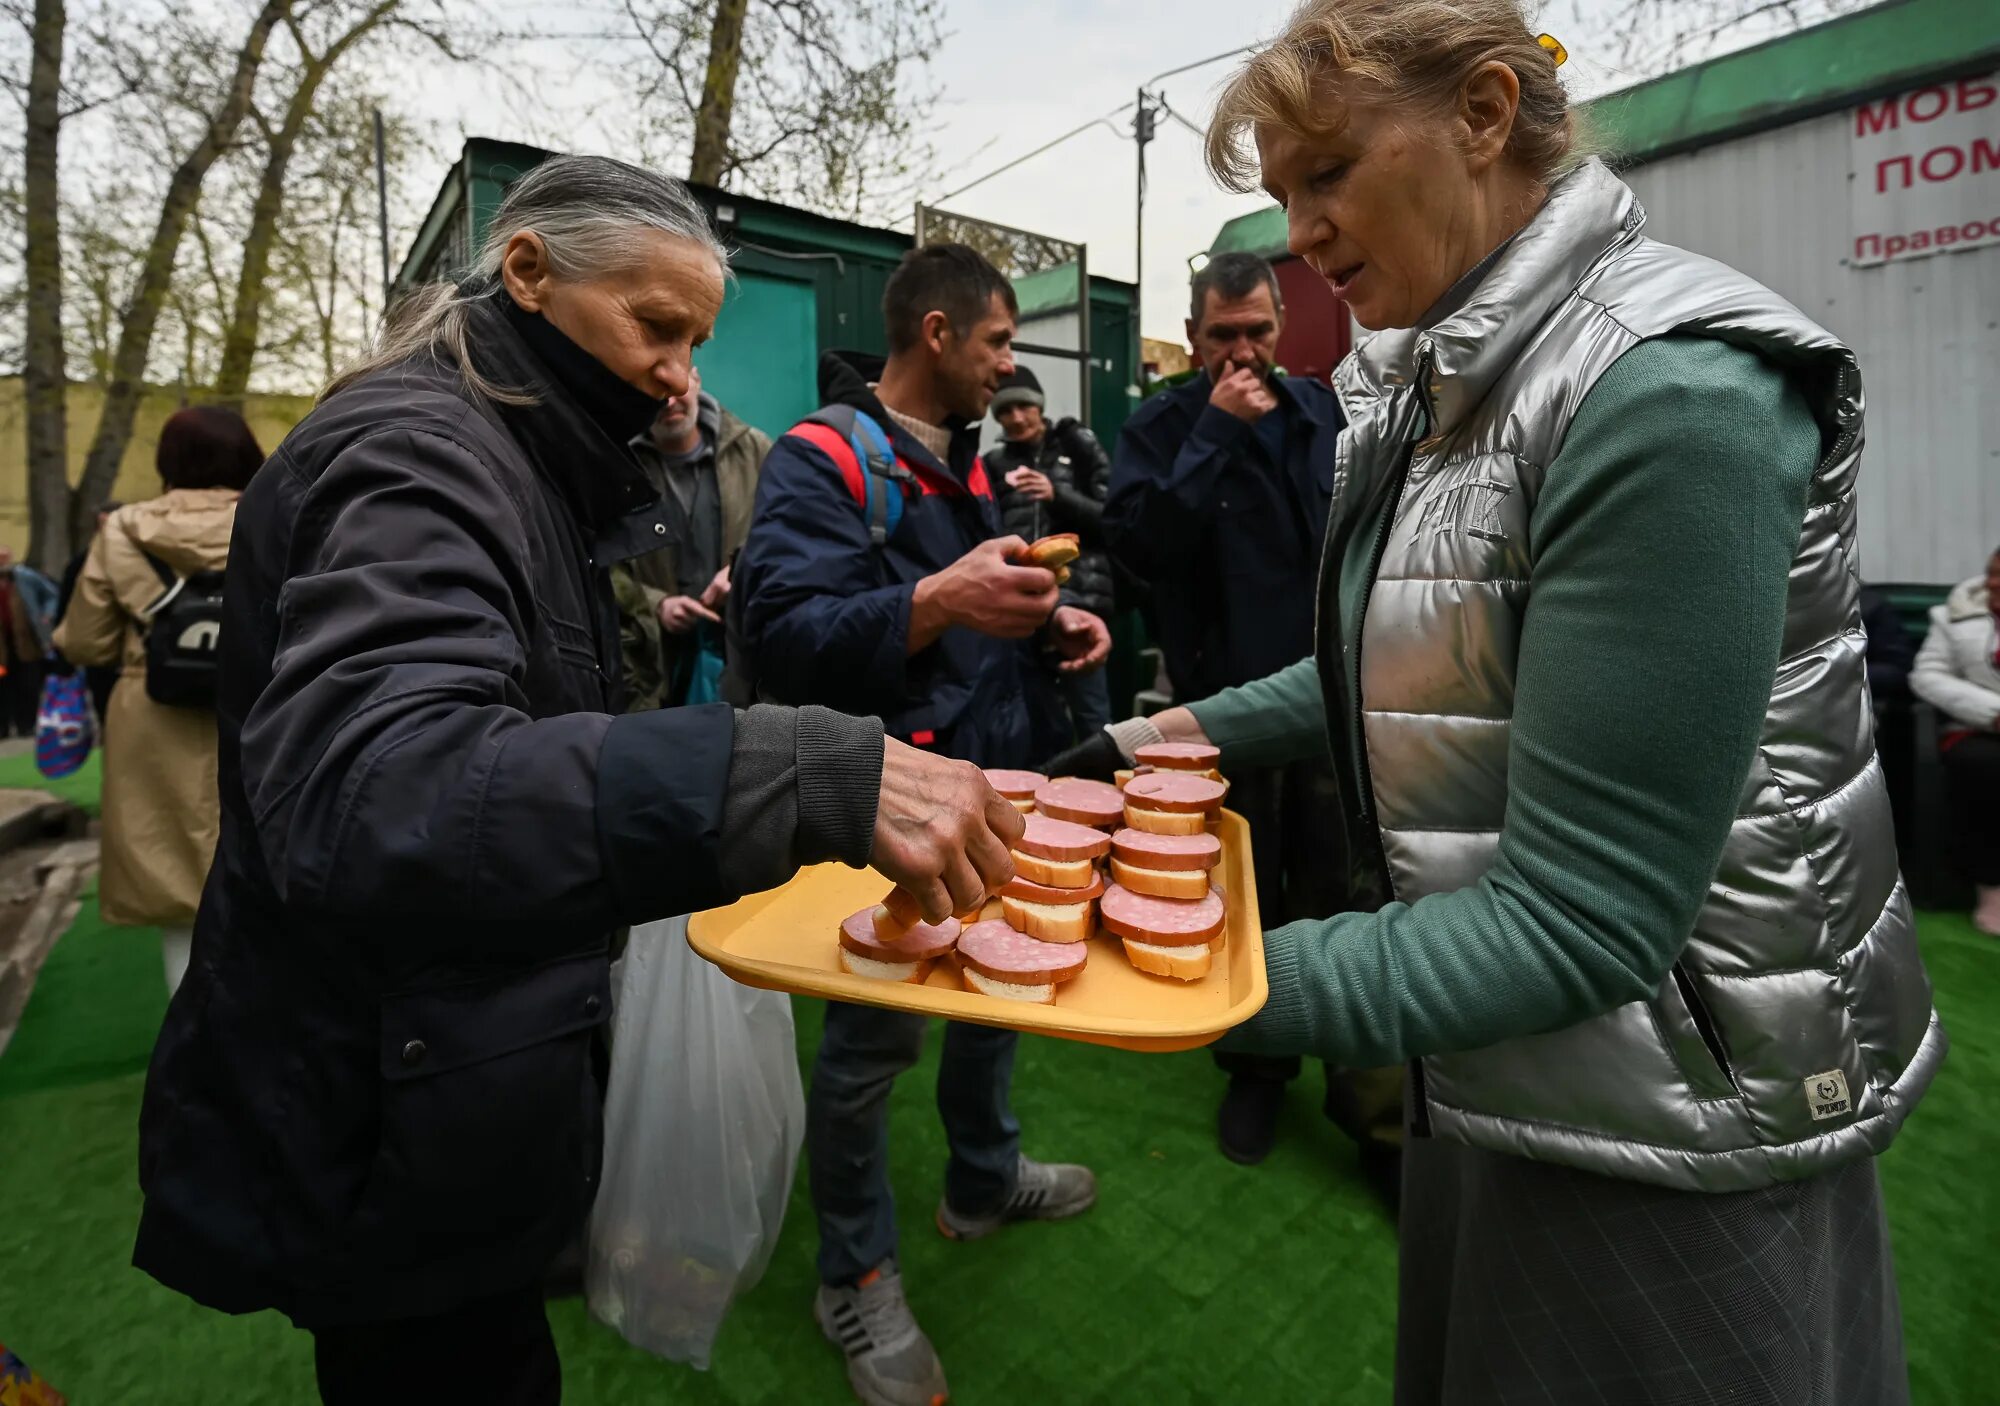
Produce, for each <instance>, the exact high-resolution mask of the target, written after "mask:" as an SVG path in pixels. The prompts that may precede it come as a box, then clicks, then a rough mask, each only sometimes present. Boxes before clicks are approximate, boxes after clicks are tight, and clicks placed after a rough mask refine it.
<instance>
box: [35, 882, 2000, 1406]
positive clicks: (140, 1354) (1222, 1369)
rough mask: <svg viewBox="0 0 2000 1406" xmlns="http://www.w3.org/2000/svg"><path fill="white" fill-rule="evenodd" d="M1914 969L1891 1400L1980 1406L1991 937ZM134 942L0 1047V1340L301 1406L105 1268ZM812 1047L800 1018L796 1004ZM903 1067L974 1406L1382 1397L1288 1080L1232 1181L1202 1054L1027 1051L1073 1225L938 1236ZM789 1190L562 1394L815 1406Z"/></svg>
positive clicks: (122, 1130) (1378, 1240) (1373, 1237)
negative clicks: (669, 1358) (760, 1256)
mask: <svg viewBox="0 0 2000 1406" xmlns="http://www.w3.org/2000/svg"><path fill="white" fill-rule="evenodd" d="M1922 934H1923V942H1924V951H1925V955H1926V958H1927V959H1928V961H1929V963H1930V970H1931V975H1932V977H1933V979H1934V980H1935V982H1936V984H1937V989H1938V1003H1939V1005H1940V1007H1941V1008H1942V1010H1943V1012H1944V1016H1945V1020H1946V1023H1947V1025H1948V1026H1949V1027H1950V1028H1951V1031H1952V1035H1953V1040H1954V1048H1953V1051H1952V1055H1951V1058H1950V1059H1949V1061H1948V1062H1947V1063H1946V1065H1945V1069H1944V1072H1943V1074H1942V1075H1941V1076H1940V1077H1939V1079H1938V1082H1937V1084H1936V1086H1935V1088H1934V1089H1933V1091H1932V1093H1931V1096H1930V1098H1929V1099H1928V1101H1927V1102H1926V1103H1925V1104H1924V1106H1923V1107H1922V1108H1921V1109H1919V1110H1918V1112H1917V1114H1916V1116H1915V1118H1914V1119H1913V1120H1912V1122H1911V1123H1910V1125H1909V1127H1908V1128H1907V1130H1906V1131H1905V1133H1904V1135H1903V1137H1902V1138H1901V1140H1900V1141H1899V1142H1898V1143H1897V1144H1896V1146H1895V1147H1894V1148H1893V1149H1892V1150H1891V1151H1890V1153H1889V1154H1888V1155H1887V1156H1886V1157H1885V1158H1884V1159H1883V1164H1882V1172H1883V1179H1884V1182H1885V1184H1886V1186H1887V1188H1888V1196H1889V1206H1890V1215H1891V1224H1892V1227H1893V1230H1894V1235H1895V1246H1896V1256H1897V1262H1898V1266H1899V1268H1900V1271H1901V1282H1902V1294H1903V1307H1904V1316H1905V1322H1906V1325H1907V1337H1908V1342H1909V1352H1910V1362H1911V1375H1912V1383H1913V1388H1914V1397H1915V1400H1916V1401H1917V1402H1918V1403H1920V1406H1955V1403H1961V1402H1963V1403H1973V1402H1985V1401H1990V1400H1993V1399H1995V1392H1994V1387H1993V1382H1992V1380H1991V1378H1992V1369H1991V1367H1990V1365H1989V1358H1990V1351H1989V1348H1988V1343H1989V1341H1990V1335H1991V1328H1990V1325H1991V1324H1992V1323H1993V1321H1994V1318H1995V1315H1996V1312H2000V1301H1996V1290H1995V1287H1994V1285H1995V1283H1996V1275H1995V1272H1994V1269H1993V1264H1994V1252H1995V1249H1996V1245H2000V1205H1996V1192H1995V1186H1996V1178H1995V1176H1994V1168H1995V1167H1996V1166H2000V1121H1996V1119H1995V1118H1994V1117H1993V1116H1992V1113H1991V1110H1990V1108H1989V1107H1988V1106H1987V1103H1986V1100H1985V1098H1984V1094H1985V1091H1986V1090H1988V1089H1991V1088H1995V1087H2000V1038H1996V1036H2000V943H1996V942H1994V941H1993V940H1991V939H1988V938H1983V937H1981V936H1979V935H1978V934H1976V933H1975V932H1973V931H1972V929H1971V927H1970V925H1969V924H1968V923H1966V922H1965V920H1964V919H1962V918H1959V917H1956V916H1942V915H1926V916H1925V917H1924V919H1923V921H1922ZM160 983H161V975H160V959H159V952H158V946H157V943H156V942H155V941H153V940H152V938H151V936H150V935H149V934H139V933H132V932H124V931H119V930H111V929H106V928H104V927H103V926H102V924H101V923H100V922H99V921H98V920H97V917H96V912H95V907H94V904H90V903H86V907H85V910H84V912H83V914H82V915H81V916H80V917H79V919H78V921H77V924H76V926H75V927H74V929H73V930H72V931H71V933H70V934H69V935H68V936H67V937H66V938H65V939H64V940H63V941H62V942H61V943H59V944H58V945H57V947H56V949H55V951H54V952H53V953H52V954H51V956H50V959H49V964H48V967H47V969H46V971H45V973H44V977H43V980H42V982H41V984H40V985H39V986H38V988H37V990H36V993H35V996H34V999H33V1001H32V1002H31V1004H30V1005H29V1008H28V1011H27V1013H26V1016H25V1018H24V1020H23V1023H22V1026H21V1029H20V1031H19V1032H18V1034H17V1035H16V1037H15V1041H14V1044H13V1046H12V1047H11V1048H10V1049H9V1050H8V1052H7V1054H6V1055H5V1056H4V1058H0V1342H4V1343H6V1344H7V1345H8V1346H9V1347H11V1348H13V1349H14V1350H15V1351H17V1352H19V1353H20V1354H21V1355H22V1357H23V1358H24V1359H25V1360H26V1361H27V1362H28V1363H29V1364H30V1365H31V1366H33V1367H35V1368H36V1369H37V1370H38V1371H40V1372H41V1373H42V1374H43V1375H44V1376H45V1377H46V1378H47V1379H48V1380H49V1381H50V1382H51V1384H52V1385H54V1386H55V1387H56V1388H57V1389H59V1390H61V1391H63V1392H65V1393H67V1394H68V1395H69V1398H70V1400H71V1402H72V1403H73V1406H100V1403H103V1404H104V1406H126V1403H145V1406H181V1404H182V1403H185V1406H197V1403H198V1404H199V1406H219V1403H232V1406H233V1403H257V1406H264V1404H265V1403H271V1404H272V1406H276V1404H277V1403H287V1404H289V1403H300V1406H309V1403H311V1402H312V1401H313V1400H314V1397H313V1394H312V1388H311V1352H310V1344H309V1342H308V1340H307V1339H306V1338H304V1337H303V1336H302V1335H300V1334H298V1333H296V1332H294V1331H293V1330H292V1329H291V1328H290V1326H289V1325H288V1324H287V1323H286V1322H285V1321H284V1320H283V1319H281V1318H278V1317H277V1316H275V1315H272V1314H259V1315H255V1316H253V1317H249V1318H229V1317H226V1316H224V1315H222V1314H217V1313H210V1312H207V1311H205V1310H203V1309H200V1308H197V1307H195V1306H194V1305H193V1304H191V1303H189V1302H188V1301H187V1300H185V1299H183V1298H181V1297H179V1296H178V1295H176V1294H173V1293H170V1292H168V1291H167V1290H165V1289H163V1288H161V1287H159V1286H158V1285H157V1284H155V1283H153V1282H152V1281H151V1280H150V1279H148V1278H146V1277H145V1276H144V1275H142V1274H140V1273H138V1272H137V1271H136V1270H133V1269H132V1268H130V1266H129V1263H128V1261H129V1256H130V1252H131V1241H132V1232H133V1228H134V1226H135V1224H136V1222H137V1217H138V1211H139V1195H138V1189H137V1186H136V1184H135V1171H134V1166H135V1158H136V1143H137V1128H136V1122H137V1112H138V1103H139V1094H140V1088H141V1083H142V1081H143V1078H144V1073H143V1070H144V1061H145V1057H146V1054H147V1051H148V1048H149V1046H150V1042H151V1038H152V1034H153V1031H154V1029H155V1028H156V1027H157V1024H158V1021H159V1016H160V1011H161V1009H162V1007H163V1000H162V996H161V991H160ZM797 1009H798V1015H799V1044H800V1050H801V1054H802V1056H809V1055H810V1052H811V1049H812V1044H813V1040H814V1038H815V1034H816V1031H817V1028H818V1023H819V1018H820V1008H819V1007H818V1005H817V1004H816V1003H813V1002H806V1001H801V1002H798V1003H797ZM936 1057H937V1040H936V1035H935V1032H933V1039H932V1042H931V1045H930V1048H929V1050H928V1052H927V1055H926V1059H925V1062H924V1064H923V1065H922V1066H920V1067H919V1068H918V1069H917V1070H915V1071H913V1072H912V1073H911V1074H910V1075H908V1076H906V1077H905V1078H904V1079H903V1080H902V1081H901V1082H900V1083H899V1085H898V1086H897V1089H896V1094H895V1099H894V1103H893V1114H892V1118H893V1144H894V1148H895V1165H894V1175H895V1182H896V1187H897V1191H898V1194H899V1196H900V1198H901V1199H900V1204H899V1213H900V1218H901V1221H902V1227H903V1236H904V1245H903V1261H904V1270H905V1275H906V1279H907V1282H908V1286H909V1291H910V1296H911V1300H912V1302H913V1304H914V1305H915V1307H916V1310H917V1312H918V1314H919V1316H920V1318H921V1320H922V1322H923V1323H924V1326H925V1328H926V1329H927V1330H928V1331H929V1333H930V1335H931V1337H932V1339H933V1341H935V1342H936V1343H937V1345H938V1348H939V1351H940V1352H941V1353H942V1354H943V1357H944V1361H945V1365H946V1368H947V1370H948V1371H949V1373H950V1376H951V1381H952V1386H953V1396H954V1400H956V1401H958V1402H960V1403H969V1404H970V1406H979V1403H1001V1402H1005V1403H1027V1402H1032V1403H1045V1404H1046V1406H1070V1404H1071V1403H1099V1402H1101V1403H1106V1404H1107V1406H1109V1403H1143V1406H1171V1403H1181V1402H1186V1403H1206V1402H1224V1401H1231V1402H1233V1401H1270V1400H1278V1401H1310V1402H1315V1403H1333V1404H1334V1406H1349V1404H1350V1403H1352V1406H1381V1403H1386V1402H1388V1400H1389V1382H1390V1365H1391V1360H1392V1351H1391V1348H1392V1342H1393V1334H1394V1320H1395V1242H1394V1237H1393V1234H1392V1232H1391V1230H1390V1228H1389V1226H1388V1225H1387V1224H1386V1223H1385V1221H1384V1219H1383V1217H1382V1215H1381V1213H1380V1212H1379V1211H1378V1210H1377V1209H1376V1208H1375V1206H1374V1204H1373V1203H1372V1202H1371V1200H1370V1199H1369V1196H1368V1194H1367V1193H1366V1191H1365V1190H1363V1188H1362V1186H1361V1184H1360V1182H1359V1180H1358V1179H1357V1177H1356V1176H1355V1173H1354V1158H1353V1154H1352V1152H1351V1150H1350V1149H1349V1147H1348V1146H1347V1144H1346V1143H1345V1142H1344V1141H1343V1139H1342V1138H1341V1137H1340V1136H1339V1135H1338V1134H1337V1133H1336V1132H1334V1130H1333V1129H1332V1128H1331V1127H1330V1126H1329V1125H1328V1124H1326V1123H1325V1122H1324V1121H1323V1120H1322V1119H1321V1118H1320V1117H1319V1116H1318V1099H1317V1076H1316V1075H1313V1074H1309V1075H1308V1076H1307V1077H1306V1078H1305V1079H1304V1080H1302V1081H1301V1083H1300V1084H1299V1085H1298V1086H1295V1087H1294V1089H1293V1093H1292V1097H1291V1100H1290V1103H1289V1105H1288V1107H1287V1110H1286V1114H1285V1122H1284V1124H1283V1137H1282V1141H1281V1142H1280V1145H1279V1148H1278V1150H1277V1152H1276V1153H1274V1154H1273V1156H1272V1157H1271V1160H1270V1161H1269V1162H1267V1163H1266V1164H1265V1165H1264V1166H1262V1167H1260V1168H1256V1169H1246V1168H1240V1167H1235V1166H1232V1165H1230V1164H1229V1163H1227V1162H1225V1161H1223V1160H1222V1158H1221V1157H1220V1156H1219V1155H1217V1153H1216V1152H1215V1150H1214V1144H1213V1132H1212V1129H1213V1117H1214V1109H1215V1100H1216V1096H1217V1094H1218V1093H1219V1091H1220V1081H1219V1078H1218V1076H1217V1075H1216V1073H1215V1071H1214V1070H1213V1068H1212V1067H1211V1066H1210V1064H1209V1062H1208V1060H1207V1058H1206V1056H1205V1055H1202V1054H1199V1053H1196V1054H1187V1055H1168V1056H1159V1055H1134V1054H1125V1053H1121V1052H1118V1051H1113V1050H1105V1049H1099V1048H1095V1047H1091V1046H1085V1045H1073V1044H1067V1043H1063V1042H1059V1041H1052V1040H1043V1039H1034V1038H1024V1039H1023V1040H1022V1042H1021V1052H1020V1059H1019V1063H1018V1069H1017V1073H1016V1077H1015V1103H1016V1107H1017V1109H1018V1111H1019V1113H1020V1115H1021V1120H1022V1123H1023V1125H1024V1126H1025V1128H1026V1145H1027V1150H1028V1151H1029V1152H1030V1153H1032V1154H1034V1155H1038V1156H1043V1157H1061V1158H1076V1159H1080V1160H1084V1161H1087V1162H1089V1163H1091V1164H1092V1165H1093V1166H1094V1167H1095V1168H1096V1169H1097V1173H1098V1176H1099V1180H1100V1185H1101V1199H1100V1202H1099V1205H1098V1207H1097V1208H1096V1210H1094V1211H1093V1212H1091V1213H1090V1214H1089V1215H1088V1216H1086V1217H1084V1218H1083V1219H1081V1220H1078V1221H1075V1222H1071V1223H1069V1224H1064V1225H1034V1226H1023V1227H1018V1228H1015V1229H1010V1230H1009V1231H1007V1232H1006V1233H1005V1234H1003V1235H999V1236H996V1237H994V1238H993V1239H992V1240H988V1241H981V1242H978V1243H976V1244H970V1245H955V1244H950V1243H948V1242H945V1241H943V1240H942V1239H940V1238H939V1236H938V1235H937V1233H936V1231H935V1230H934V1228H933V1227H932V1225H931V1212H932V1209H933V1207H934V1205H935V1203H936V1200H937V1196H938V1189H939V1185H940V1182H941V1179H942V1174H943V1159H944V1147H943V1138H942V1135H941V1133H940V1131H939V1128H938V1123H937V1117H936V1113H935V1110H934V1106H933V1103H932V1097H931V1078H932V1074H933V1072H934V1070H935V1067H936ZM813 1248H814V1247H813V1235H812V1228H811V1223H810V1215H809V1210H808V1207H807V1204H806V1201H805V1195H804V1188H803V1185H801V1186H800V1188H799V1191H798V1194H797V1195H796V1196H795V1197H794V1199H793V1202H792V1207H791V1211H790V1214H789V1216H788V1218H787V1220H786V1223H785V1229H784V1234H783V1236H782V1238H781V1241H780V1244H779V1246H778V1250H777V1254H776V1256H775V1258H774V1259H773V1261H772V1264H771V1268H770V1270H769V1272H768V1273H767V1274H766V1276H765V1279H764V1282H763V1283H762V1284H761V1285H759V1286H758V1287H757V1288H756V1289H755V1290H754V1291H752V1292H751V1293H750V1294H749V1295H748V1296H747V1297H746V1298H744V1299H743V1300H742V1301H741V1302H740V1303H739V1304H738V1305H737V1306H736V1309H735V1311H734V1313H733V1314H732V1316H731V1318H730V1320H729V1322H728V1323H727V1325H726V1326H725V1328H724V1330H723V1333H722V1337H721V1340H720V1342H719V1343H718V1344H717V1347H716V1352H715V1366H714V1370H713V1371H711V1372H708V1373H706V1374H701V1373H696V1372H693V1371H691V1370H690V1369H688V1368H686V1367H682V1366H678V1365H674V1364H670V1363H663V1362H659V1361H657V1360H655V1359H653V1358H650V1357H648V1356H646V1355H645V1354H643V1353H640V1352H638V1351H636V1350H634V1349H632V1348H629V1347H627V1346H626V1345H625V1344H624V1343H622V1342H621V1341H620V1340H619V1339H618V1338H617V1337H616V1336H614V1335H613V1334H612V1333H611V1332H610V1331H609V1330H607V1329H605V1328H603V1327H601V1326H599V1325H598V1324H596V1323H595V1322H593V1321H592V1320H591V1319H590V1317H589V1315H588V1313H587V1312H586V1311H585V1309H584V1307H583V1304H582V1303H581V1301H580V1300H576V1299H569V1300H563V1301H560V1302H558V1303H556V1304H554V1305H552V1307H551V1318H552V1320H553V1322H554V1324H555V1330H556V1337H557V1340H558V1342H559V1344H560V1346H561V1349H562V1354H563V1362H564V1382H565V1394H564V1400H565V1401H566V1402H568V1403H570V1406H593V1404H594V1403H605V1404H606V1406H608V1404H609V1403H625V1402H636V1401H642V1400H645V1401H672V1402H677V1403H680V1402H686V1403H710V1402H715V1403H763V1402H785V1403H795V1402H838V1401H840V1400H843V1399H846V1386H845V1382H844V1379H843V1375H842V1371H841V1365H840V1360H839V1357H838V1356H837V1354H836V1353H835V1352H834V1350H833V1349H832V1348H831V1347H829V1346H828V1345H827V1344H825V1343H824V1342H822V1341H821V1340H820V1338H819V1336H818V1332H817V1330H816V1329H815V1328H814V1326H813V1324H812V1321H811V1318H810V1315H809V1305H810V1302H811V1297H812V1289H813V1284H814V1274H813Z"/></svg>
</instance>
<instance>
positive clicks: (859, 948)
mask: <svg viewBox="0 0 2000 1406" xmlns="http://www.w3.org/2000/svg"><path fill="white" fill-rule="evenodd" d="M959 934H960V929H959V924H958V919H956V918H946V919H945V920H944V921H943V922H941V923H917V924H916V925H914V926H913V927H911V928H910V929H909V930H908V931H907V932H905V933H904V934H903V936H902V937H901V938H900V939H899V940H898V941H895V942H884V941H883V940H882V939H881V938H880V937H878V936H876V933H875V910H874V909H873V908H872V907H871V908H863V909H862V910H861V911H860V912H859V913H856V914H854V915H853V916H852V917H850V918H849V919H847V921H845V922H843V923H842V924H841V925H840V945H841V946H842V947H845V948H846V949H847V950H848V951H850V952H852V953H853V954H854V955H855V956H857V957H866V958H868V959H869V960H870V961H875V962H923V961H928V960H929V959H931V958H932V957H940V956H943V955H944V954H945V953H946V952H949V951H951V949H952V948H953V947H954V946H956V945H957V944H958V939H959Z"/></svg>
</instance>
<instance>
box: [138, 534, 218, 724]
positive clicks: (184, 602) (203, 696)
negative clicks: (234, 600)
mask: <svg viewBox="0 0 2000 1406" xmlns="http://www.w3.org/2000/svg"><path fill="white" fill-rule="evenodd" d="M146 560H147V561H149V562H151V563H152V566H153V570H154V571H155V572H156V573H158V575H159V578H160V584H161V585H162V586H165V587H166V588H167V589H166V593H165V594H164V595H162V596H161V597H160V598H159V599H158V600H156V601H154V602H153V603H152V605H150V606H148V607H147V608H146V616H145V619H146V696H147V697H148V698H150V699H152V700H153V701H154V702H155V703H165V704H167V705H168V706H170V707H175V708H213V707H214V706H215V699H216V693H217V687H216V684H217V679H218V677H219V676H220V669H221V660H222V573H221V572H220V571H197V572H195V574H194V575H192V576H177V575H175V574H174V571H173V569H172V568H171V567H169V566H168V565H167V564H166V563H165V562H163V561H161V560H160V559H159V558H158V557H155V556H154V555H153V554H152V553H150V552H148V553H147V554H146Z"/></svg>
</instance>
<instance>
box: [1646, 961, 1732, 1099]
mask: <svg viewBox="0 0 2000 1406" xmlns="http://www.w3.org/2000/svg"><path fill="white" fill-rule="evenodd" d="M1653 1010H1654V1013H1655V1014H1656V1015H1657V1016H1658V1017H1659V1019H1660V1026H1661V1032H1662V1033H1663V1034H1664V1035H1665V1036H1666V1039H1667V1042H1668V1044H1669V1045H1670V1046H1671V1047H1672V1051H1673V1056H1674V1062H1675V1063H1676V1064H1678V1065H1679V1066H1680V1069H1681V1073H1682V1074H1684V1075H1685V1076H1686V1077H1687V1081H1688V1086H1689V1087H1690V1088H1691V1089H1692V1090H1693V1091H1694V1095H1695V1097H1696V1098H1709V1099H1715V1098H1738V1097H1741V1095H1742V1093H1743V1090H1742V1088H1741V1087H1740V1086H1739V1085H1738V1084H1737V1082H1736V1071H1735V1070H1734V1069H1733V1068H1732V1067H1731V1065H1730V1062H1729V1051H1728V1050H1727V1049H1726V1048H1725V1047H1724V1046H1723V1043H1722V1036H1721V1034H1720V1032H1719V1031H1717V1029H1716V1026H1715V1020H1714V1017H1712V1016H1711V1015H1710V1014H1709V1011H1708V1005H1707V1003H1706V1002H1704V1001H1703V1000H1702V999H1701V992H1700V990H1699V989H1698V988H1697V987H1696V986H1695V982H1694V977H1693V976H1692V975H1691V974H1690V973H1689V972H1688V970H1687V968H1686V967H1684V966H1682V965H1681V964H1680V963H1679V962H1675V963H1674V966H1673V971H1672V973H1671V977H1670V979H1669V980H1668V981H1667V983H1666V984H1665V985H1664V986H1662V987H1661V989H1660V994H1659V996H1658V997H1657V998H1656V999H1655V1000H1654V1002H1653Z"/></svg>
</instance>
